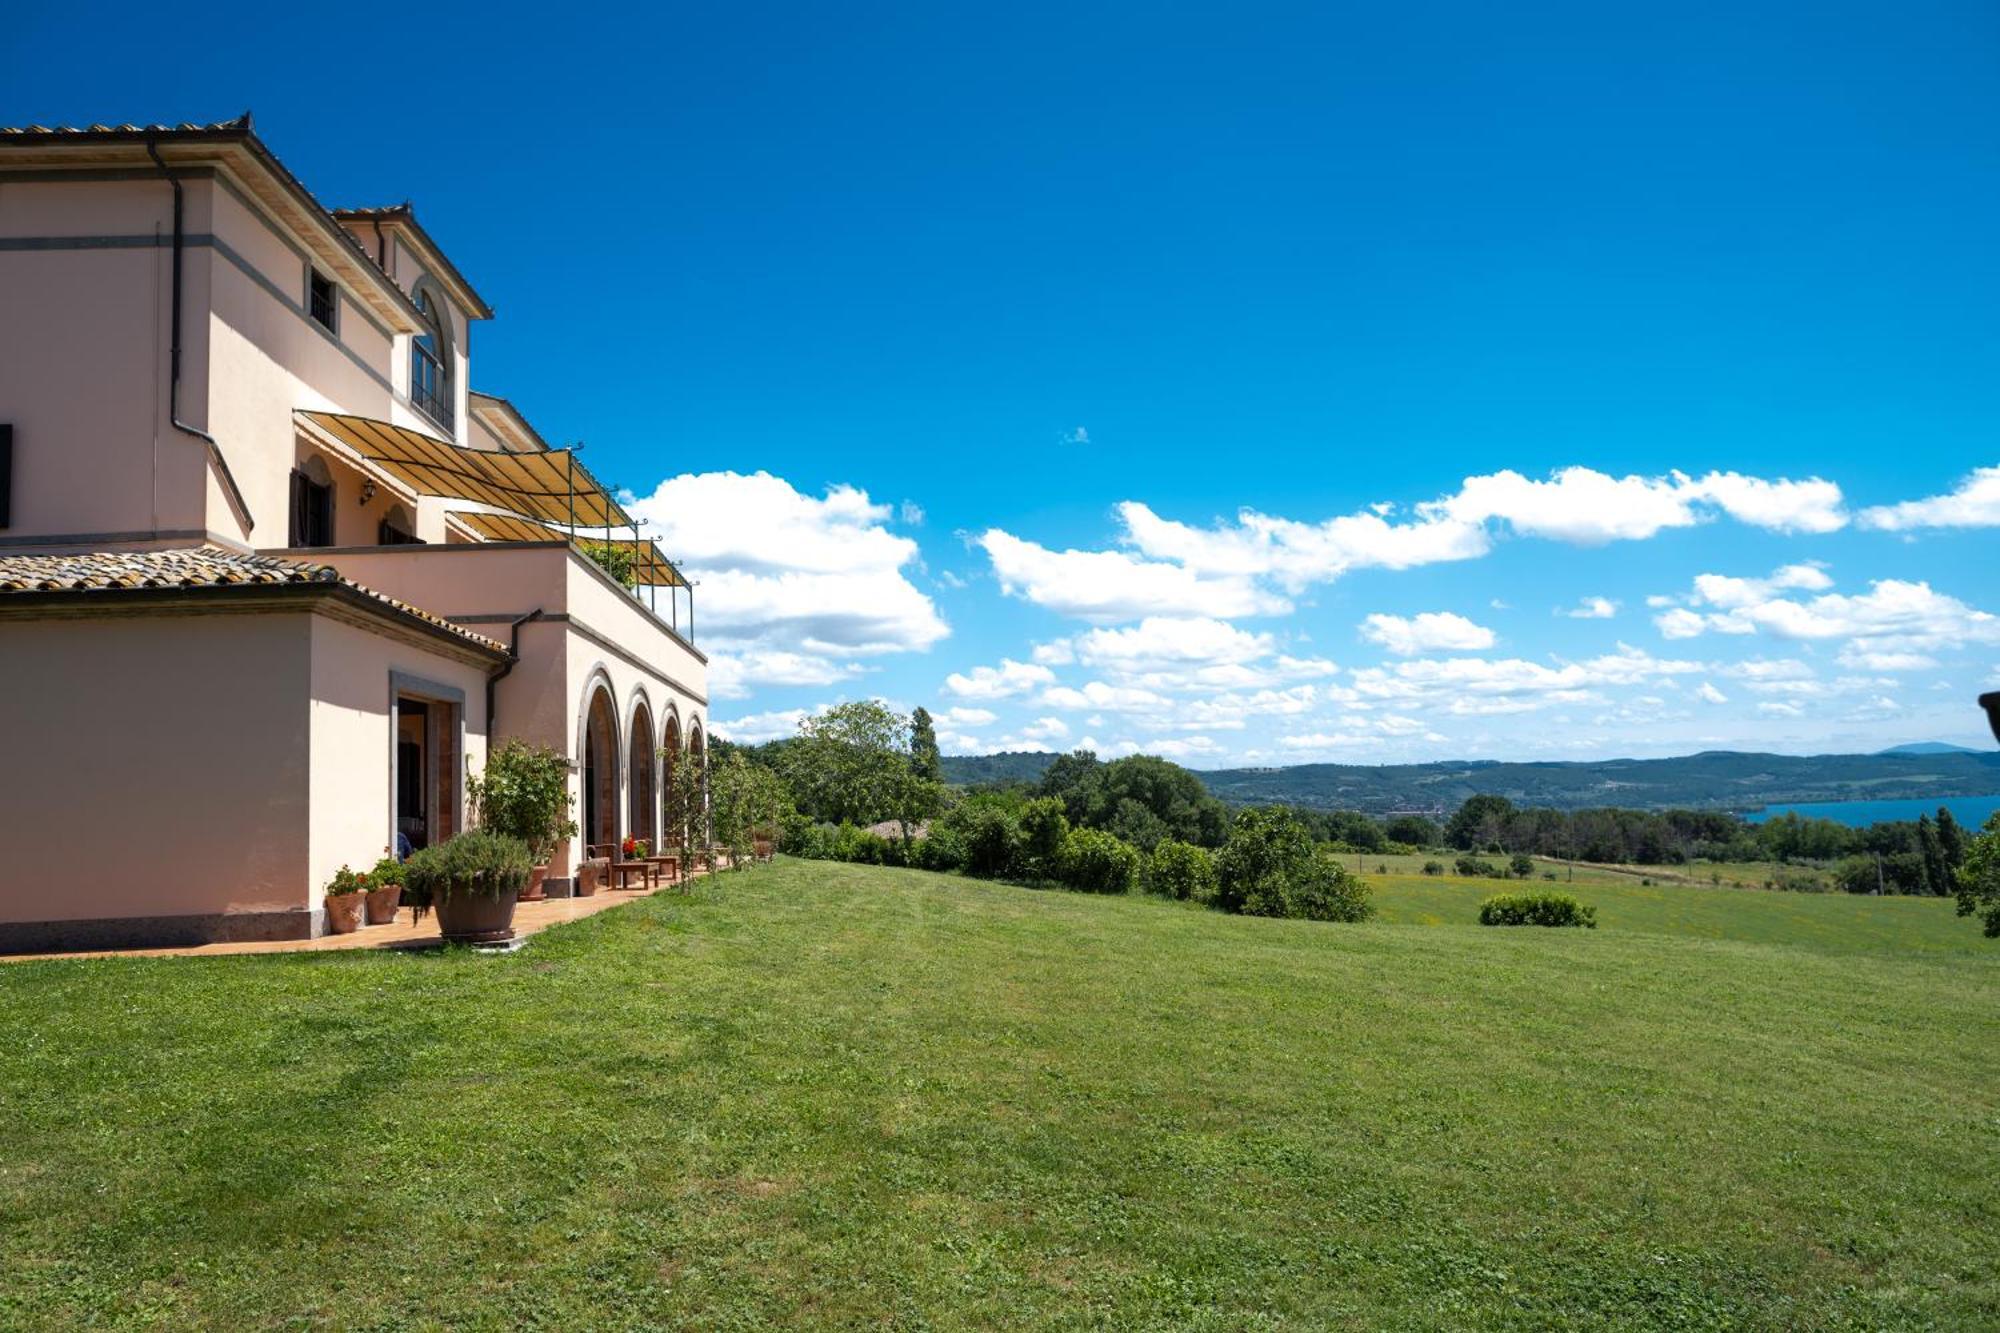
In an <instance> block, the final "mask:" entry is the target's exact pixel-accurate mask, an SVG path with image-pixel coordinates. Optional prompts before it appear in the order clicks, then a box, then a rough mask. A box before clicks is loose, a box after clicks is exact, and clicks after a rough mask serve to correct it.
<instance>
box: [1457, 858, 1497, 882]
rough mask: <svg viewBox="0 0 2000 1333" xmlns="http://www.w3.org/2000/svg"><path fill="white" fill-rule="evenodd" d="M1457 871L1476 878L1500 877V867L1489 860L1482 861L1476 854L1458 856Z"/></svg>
mask: <svg viewBox="0 0 2000 1333" xmlns="http://www.w3.org/2000/svg"><path fill="white" fill-rule="evenodd" d="M1457 868H1458V873H1459V874H1461V875H1466V876H1469V877H1474V878H1478V879H1498V878H1500V868H1499V867H1498V866H1496V865H1494V864H1493V863H1492V862H1491V861H1482V860H1480V859H1479V858H1478V857H1476V856H1461V857H1459V858H1458V867H1457Z"/></svg>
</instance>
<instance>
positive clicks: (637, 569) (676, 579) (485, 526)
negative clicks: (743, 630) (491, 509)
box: [451, 509, 689, 588]
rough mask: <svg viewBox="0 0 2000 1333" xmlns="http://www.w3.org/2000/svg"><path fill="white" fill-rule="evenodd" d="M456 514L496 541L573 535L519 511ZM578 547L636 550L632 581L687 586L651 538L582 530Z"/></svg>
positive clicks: (561, 538) (545, 539)
mask: <svg viewBox="0 0 2000 1333" xmlns="http://www.w3.org/2000/svg"><path fill="white" fill-rule="evenodd" d="M451 512H452V517H453V518H456V519H458V520H459V521H460V522H462V523H464V524H465V525H466V526H467V527H469V528H471V529H472V530H473V531H474V532H476V533H478V534H479V535H480V536H482V537H485V538H487V539H488V540H490V541H496V542H559V541H567V540H568V539H569V534H568V533H567V532H566V531H564V530H562V529H560V528H556V527H553V526H550V525H548V524H544V523H537V522H535V521H534V520H533V519H527V518H522V517H520V516H519V515H518V514H486V513H479V512H476V511H472V510H465V509H454V510H452V511H451ZM576 544H577V545H578V546H584V547H590V546H611V547H617V548H621V549H624V550H629V551H630V552H631V553H632V581H633V582H634V583H636V584H639V585H640V586H642V587H660V588H685V587H688V586H689V584H688V581H687V580H686V579H685V578H683V577H681V572H680V571H679V570H678V569H675V568H674V564H673V562H672V561H671V560H669V559H667V557H666V556H665V555H664V554H663V553H662V552H661V550H660V548H659V547H658V546H657V545H656V544H654V543H653V542H652V541H651V540H650V539H648V538H644V537H642V538H640V539H639V540H638V541H636V542H635V541H633V540H632V539H631V538H630V537H612V538H608V539H607V538H603V537H599V536H596V535H593V534H589V533H578V534H577V537H576Z"/></svg>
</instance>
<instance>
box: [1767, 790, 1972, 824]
mask: <svg viewBox="0 0 2000 1333" xmlns="http://www.w3.org/2000/svg"><path fill="white" fill-rule="evenodd" d="M1939 806H1943V807H1945V808H1946V809H1947V810H1949V811H1951V817H1952V818H1953V819H1956V820H1957V821H1958V822H1959V823H1961V824H1963V825H1965V826H1966V827H1967V828H1970V829H1976V828H1978V827H1979V826H1980V825H1982V824H1984V823H1985V822H1986V821H1987V820H1988V819H1989V818H1991V817H1992V815H1993V812H1994V811H1996V810H2000V796H1939V797H1935V798H1933V799H1930V800H1924V801H1806V802H1804V803H1803V804H1800V805H1771V806H1766V807H1765V808H1764V809H1762V810H1757V811H1753V812H1752V813H1750V814H1747V815H1745V816H1743V817H1744V818H1745V819H1747V820H1749V821H1750V822H1751V823H1753V824H1761V823H1763V822H1764V821H1765V820H1767V819H1769V818H1771V817H1772V816H1773V815H1782V814H1785V813H1787V812H1789V811H1796V812H1797V813H1798V814H1799V815H1800V816H1801V817H1802V818H1805V819H1832V820H1837V821H1838V822H1840V823H1842V824H1848V825H1851V826H1853V827H1854V828H1862V827H1865V826H1866V825H1869V824H1879V823H1881V822H1882V821H1883V820H1885V819H1915V818H1916V817H1917V816H1918V815H1930V816H1932V817H1933V818H1935V817H1936V815H1937V811H1938V807H1939Z"/></svg>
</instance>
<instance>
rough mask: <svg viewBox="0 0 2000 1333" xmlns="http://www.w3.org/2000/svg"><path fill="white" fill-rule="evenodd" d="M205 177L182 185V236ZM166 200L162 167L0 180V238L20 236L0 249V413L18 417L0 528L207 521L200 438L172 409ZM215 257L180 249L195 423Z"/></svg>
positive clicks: (60, 529) (202, 202)
mask: <svg viewBox="0 0 2000 1333" xmlns="http://www.w3.org/2000/svg"><path fill="white" fill-rule="evenodd" d="M212 189H213V187H212V185H211V184H210V183H209V182H207V181H202V180H190V181H188V182H187V183H186V184H185V186H184V190H185V226H186V230H187V231H188V232H189V233H190V234H191V235H199V234H202V233H205V232H206V231H207V229H208V226H209V207H208V204H209V198H210V195H211V192H212ZM172 201H173V195H172V192H171V191H170V190H169V188H168V187H167V185H166V183H165V182H164V181H158V180H152V181H130V180H123V181H101V182H92V183H45V182H40V181H32V182H27V181H18V180H0V239H4V240H6V241H9V242H12V243H13V244H14V245H15V246H19V247H26V248H0V421H6V422H11V423H12V424H13V426H14V476H13V481H14V495H13V517H12V522H11V523H10V524H9V526H8V527H7V528H6V529H5V530H4V531H0V539H18V538H23V537H32V536H42V535H63V534H145V533H154V532H161V531H166V532H176V533H200V532H202V531H204V530H205V529H207V528H208V527H209V523H208V511H207V505H206V502H205V498H204V497H205V496H206V494H207V481H206V476H205V474H206V473H207V471H208V462H207V457H206V454H205V452H204V449H203V446H202V445H201V443H200V442H199V441H197V440H195V439H192V438H191V437H189V436H187V435H184V434H181V433H180V432H177V431H173V430H172V429H170V428H169V427H168V426H167V424H166V423H167V401H168V392H167V388H168V384H167V381H168V375H167V367H168V353H169V349H170V348H171V346H172V334H171V328H170V322H171V321H170V313H171V283H170V272H171V260H172V251H171V249H170V248H169V242H170V238H171V236H172V232H173V208H172ZM209 261H210V253H209V251H208V250H207V249H206V248H202V247H199V246H189V247H187V248H186V249H185V250H184V252H183V260H182V263H183V273H182V288H183V300H184V302H185V303H186V304H187V307H188V309H189V310H190V311H192V313H191V314H187V315H184V320H183V350H182V375H181V380H182V382H181V415H182V417H183V418H184V419H186V420H189V421H192V422H194V423H195V424H197V425H199V424H200V423H201V422H203V421H204V420H205V419H206V404H205V383H206V381H205V374H206V367H207V332H206V326H205V321H204V320H203V318H202V317H201V312H202V309H203V307H204V305H205V303H206V292H207V289H208V282H209V270H210V262H209ZM233 529H234V525H233V524H231V525H230V529H229V531H231V535H233Z"/></svg>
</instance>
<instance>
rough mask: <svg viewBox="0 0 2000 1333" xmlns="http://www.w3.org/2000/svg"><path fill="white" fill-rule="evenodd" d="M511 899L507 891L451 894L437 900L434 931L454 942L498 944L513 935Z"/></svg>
mask: <svg viewBox="0 0 2000 1333" xmlns="http://www.w3.org/2000/svg"><path fill="white" fill-rule="evenodd" d="M514 899H515V894H514V893H513V892H512V891H511V890H510V891H509V892H506V893H502V894H498V895H495V896H492V897H489V896H487V895H486V894H483V893H451V894H446V895H445V896H444V897H442V898H439V899H438V900H437V907H436V911H437V919H438V933H439V934H440V935H443V936H444V937H445V939H447V940H449V941H451V942H452V943H454V944H502V943H505V942H506V941H508V940H511V939H513V938H514Z"/></svg>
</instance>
